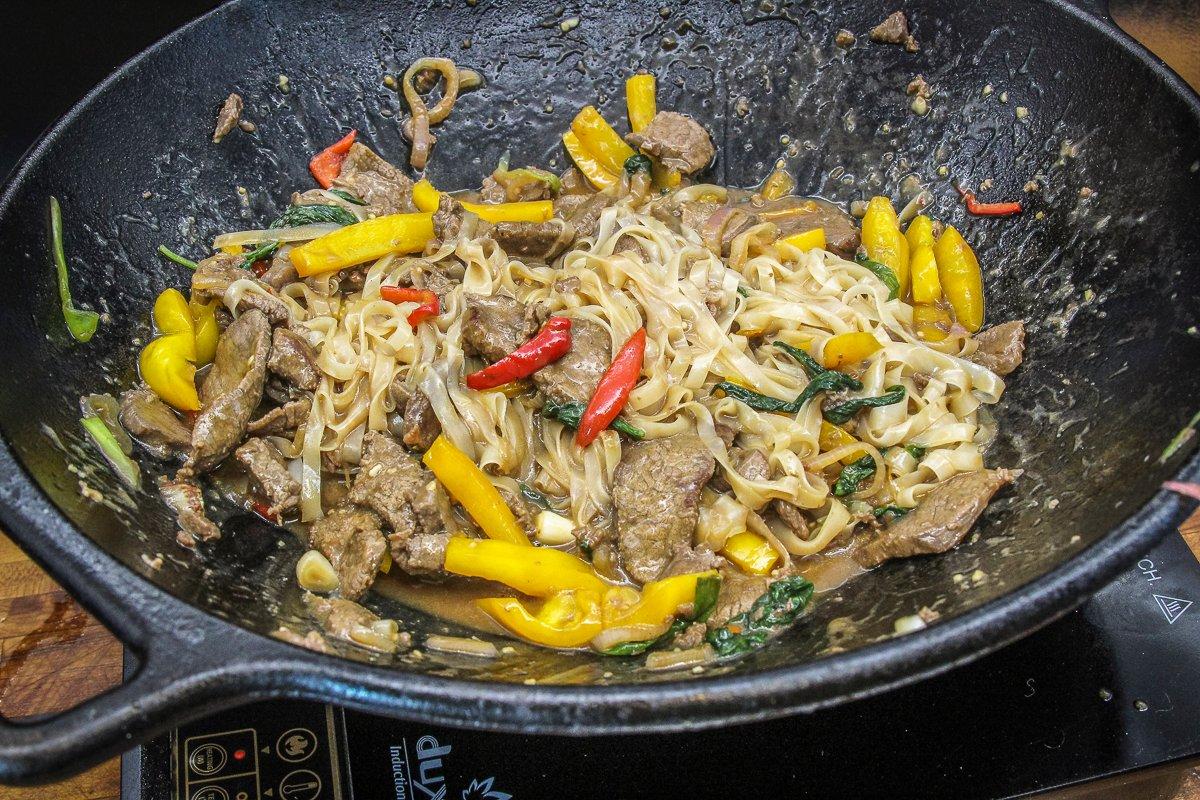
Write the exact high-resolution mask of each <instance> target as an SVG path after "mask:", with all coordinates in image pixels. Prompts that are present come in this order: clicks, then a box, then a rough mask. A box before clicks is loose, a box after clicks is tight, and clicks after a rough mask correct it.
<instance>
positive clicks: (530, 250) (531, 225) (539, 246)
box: [491, 218, 575, 263]
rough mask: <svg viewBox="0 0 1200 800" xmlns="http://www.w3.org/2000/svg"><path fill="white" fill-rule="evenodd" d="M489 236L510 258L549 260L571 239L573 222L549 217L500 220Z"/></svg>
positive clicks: (569, 244) (563, 248) (573, 232)
mask: <svg viewBox="0 0 1200 800" xmlns="http://www.w3.org/2000/svg"><path fill="white" fill-rule="evenodd" d="M491 236H492V239H493V240H495V242H496V244H498V245H500V249H501V250H503V251H504V252H505V253H506V254H508V256H509V257H510V258H519V259H527V260H533V261H543V262H546V263H549V262H551V261H553V260H554V259H555V257H557V256H558V255H559V254H560V253H562V252H563V251H564V250H566V249H567V248H568V247H570V246H571V243H572V242H574V241H575V226H573V225H572V224H571V223H569V222H566V221H565V220H561V219H557V218H552V219H548V220H546V221H545V222H501V223H499V224H497V225H496V227H495V228H493V229H492V232H491Z"/></svg>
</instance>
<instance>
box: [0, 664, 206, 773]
mask: <svg viewBox="0 0 1200 800" xmlns="http://www.w3.org/2000/svg"><path fill="white" fill-rule="evenodd" d="M190 655H192V654H191V653H188V652H186V651H182V652H178V653H177V654H174V655H171V654H167V653H166V651H165V650H163V649H158V648H155V649H153V650H151V651H150V652H149V653H147V655H146V657H144V658H143V659H142V660H141V662H140V664H139V667H138V669H137V671H136V672H135V673H134V674H133V675H132V676H131V677H129V678H128V679H127V680H126V681H125V682H124V683H122V684H121V685H119V686H116V687H113V688H112V689H110V690H108V691H106V692H104V693H103V694H100V695H97V696H96V697H93V698H91V699H89V700H86V701H84V702H83V703H80V704H79V705H77V706H75V707H74V708H71V709H68V710H66V711H63V712H61V713H58V714H54V715H52V716H45V717H39V718H34V719H29V720H20V721H14V720H10V719H6V718H4V717H0V783H31V782H40V781H43V780H49V779H52V778H53V777H55V776H56V775H63V774H67V773H76V772H81V771H82V770H83V769H85V768H86V767H87V766H90V765H92V764H94V763H98V762H100V761H102V760H103V759H105V758H108V757H110V756H113V755H116V754H117V753H119V752H121V751H123V750H125V749H127V748H128V747H129V746H130V745H131V744H133V743H135V742H137V741H142V740H144V739H146V738H149V737H151V736H153V735H155V734H157V733H159V732H160V731H162V730H165V729H167V728H169V727H170V726H171V725H173V724H175V723H176V722H178V721H179V720H180V717H181V714H186V715H187V716H189V717H191V716H196V715H198V713H199V712H197V713H196V714H192V713H191V709H194V708H195V707H196V701H197V700H198V698H199V695H198V693H197V688H198V687H197V686H196V685H194V684H195V682H196V679H197V678H198V677H199V676H197V675H196V674H195V673H190V672H189V671H188V669H187V668H188V666H189V664H190V663H191V661H192V660H191V659H190V658H189V656H190ZM200 684H201V685H202V684H203V679H200Z"/></svg>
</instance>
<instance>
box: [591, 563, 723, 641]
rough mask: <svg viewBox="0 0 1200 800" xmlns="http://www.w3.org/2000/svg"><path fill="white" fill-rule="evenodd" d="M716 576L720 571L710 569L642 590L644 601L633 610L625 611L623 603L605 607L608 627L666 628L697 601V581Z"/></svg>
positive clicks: (663, 581) (630, 608)
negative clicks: (666, 624) (681, 612)
mask: <svg viewBox="0 0 1200 800" xmlns="http://www.w3.org/2000/svg"><path fill="white" fill-rule="evenodd" d="M716 575H717V571H716V570H711V569H710V570H707V571H705V572H689V573H687V574H686V575H674V576H672V577H670V578H663V579H662V580H658V581H651V582H650V583H647V584H646V585H645V586H643V587H642V596H641V599H640V600H638V601H637V602H636V603H634V604H633V605H631V606H625V607H624V608H622V607H621V604H619V603H618V604H610V603H606V604H604V606H603V609H602V610H603V618H604V627H605V628H623V627H626V626H628V625H662V624H663V623H666V622H670V621H671V620H672V619H674V618H675V615H677V614H678V613H679V612H680V609H681V608H683V606H686V605H688V604H690V603H692V602H693V601H694V600H695V599H696V581H698V580H700V579H701V578H714V577H716ZM614 607H615V608H616V609H618V610H617V611H616V613H613V612H612V609H613V608H614Z"/></svg>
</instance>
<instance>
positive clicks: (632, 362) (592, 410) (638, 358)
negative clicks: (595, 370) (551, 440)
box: [575, 328, 646, 447]
mask: <svg viewBox="0 0 1200 800" xmlns="http://www.w3.org/2000/svg"><path fill="white" fill-rule="evenodd" d="M645 355H646V329H645V328H638V329H637V331H635V332H634V334H633V336H630V337H629V341H627V342H626V343H625V344H624V345H622V346H621V349H620V350H618V351H617V357H616V358H614V359H613V361H612V363H611V364H609V365H608V369H607V370H605V371H604V375H603V377H601V378H600V382H599V383H598V384H596V391H595V392H593V393H592V399H591V400H589V401H588V404H587V409H586V410H584V412H583V418H582V419H581V420H580V421H579V431H578V432H577V433H576V434H575V443H576V444H578V445H579V446H580V447H587V446H588V445H589V444H591V443H592V442H593V441H594V440H595V439H596V437H597V436H599V435H600V432H601V431H603V430H604V429H605V428H607V427H608V426H609V425H611V424H612V421H613V420H614V419H616V418H617V415H619V414H620V413H621V409H623V408H624V407H625V403H626V402H627V401H628V400H629V393H630V392H631V391H633V385H634V384H635V383H637V379H638V376H639V375H641V374H642V358H643V357H644V356H645Z"/></svg>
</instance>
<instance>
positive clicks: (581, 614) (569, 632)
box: [475, 591, 601, 648]
mask: <svg viewBox="0 0 1200 800" xmlns="http://www.w3.org/2000/svg"><path fill="white" fill-rule="evenodd" d="M475 605H476V606H477V607H478V608H479V609H480V610H481V611H483V613H485V614H487V615H488V616H489V617H491V618H492V619H494V620H495V621H496V622H498V623H500V624H501V625H503V626H504V627H505V628H506V629H508V630H509V631H511V632H512V633H514V634H516V635H517V636H519V637H521V638H522V639H525V640H526V641H530V642H533V643H534V644H540V645H544V646H546V647H561V648H572V647H583V646H584V645H586V644H587V643H588V642H590V641H591V640H592V639H594V638H595V637H596V634H598V633H600V629H601V625H600V612H599V601H598V600H597V597H596V594H595V592H588V591H565V592H559V593H558V594H556V595H554V596H553V597H551V598H550V599H549V600H547V601H546V602H545V603H544V604H543V605H542V608H541V610H540V611H538V613H537V614H531V613H529V610H528V609H527V608H525V605H524V604H523V603H522V602H521V601H520V600H517V599H515V598H512V597H485V598H483V599H480V600H476V601H475Z"/></svg>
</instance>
